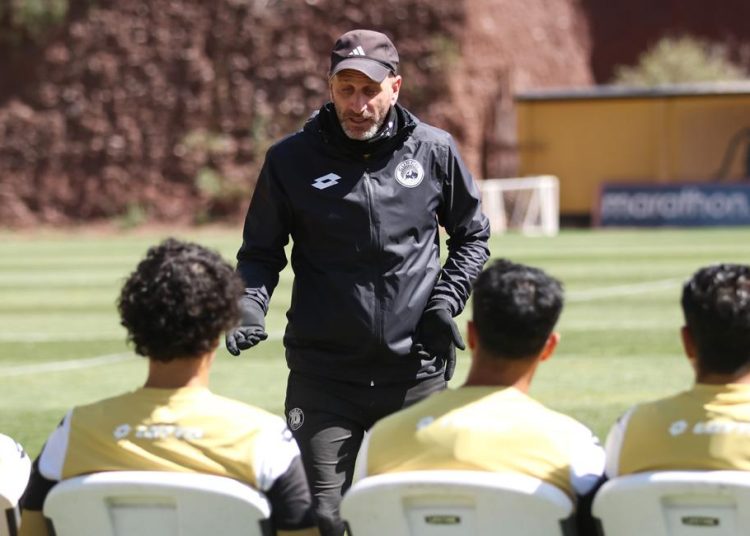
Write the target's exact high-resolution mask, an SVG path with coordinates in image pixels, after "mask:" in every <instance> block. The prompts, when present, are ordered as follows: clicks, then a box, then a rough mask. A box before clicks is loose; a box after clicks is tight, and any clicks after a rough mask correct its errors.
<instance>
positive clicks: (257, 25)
mask: <svg viewBox="0 0 750 536" xmlns="http://www.w3.org/2000/svg"><path fill="white" fill-rule="evenodd" d="M71 5H72V7H73V9H71V12H70V14H69V16H68V20H67V21H66V22H65V23H64V24H63V25H62V26H61V27H59V28H57V29H56V30H55V33H54V35H51V36H50V38H49V39H48V41H47V42H46V44H45V45H44V46H42V47H40V48H36V49H28V50H27V49H24V50H22V51H21V52H19V51H18V50H15V51H14V50H11V49H10V48H8V47H7V46H6V47H5V48H0V225H11V226H22V225H31V224H35V223H51V224H59V223H67V222H71V221H91V220H96V219H102V218H111V217H113V216H116V215H120V214H123V213H124V212H126V211H127V210H128V209H133V208H134V207H139V208H143V209H145V210H146V212H147V214H148V215H149V216H150V217H151V218H153V219H157V220H167V221H172V222H182V223H190V222H194V221H196V219H203V218H217V217H229V218H235V217H239V216H241V214H242V213H243V212H244V208H245V207H246V204H247V201H248V199H249V195H250V193H251V191H252V186H253V183H254V181H255V178H256V175H257V172H258V169H259V167H260V165H261V164H262V158H263V154H264V152H265V150H266V149H267V148H268V146H269V145H270V144H271V143H272V142H273V141H274V140H276V139H278V138H279V137H281V136H282V135H284V134H286V133H289V132H292V131H294V130H295V129H297V128H299V127H300V126H301V124H302V123H303V122H304V120H305V118H306V117H307V116H308V115H309V114H310V112H311V111H312V110H314V109H316V108H318V107H319V106H320V105H321V104H322V103H323V102H325V100H326V99H327V85H326V76H325V73H326V71H327V69H328V54H329V51H330V47H331V45H332V43H333V41H334V39H335V38H336V36H337V35H339V34H340V33H342V32H344V31H346V30H349V29H351V28H354V27H371V28H376V29H380V30H382V31H385V32H386V33H388V34H389V35H390V36H391V37H392V38H393V40H394V42H395V43H396V45H397V47H398V49H399V53H400V55H401V57H402V66H403V69H402V74H403V75H404V78H405V83H404V88H403V93H402V102H403V103H404V104H405V105H406V106H407V107H409V108H410V109H411V110H412V111H414V112H415V113H416V114H417V115H418V116H419V117H420V118H422V119H423V120H426V121H428V122H431V123H433V124H436V125H437V126H441V127H443V128H446V129H447V130H449V131H451V132H452V133H453V134H454V135H455V137H456V138H457V140H458V141H459V143H460V145H461V146H462V150H463V152H464V155H465V157H466V160H467V162H468V163H469V165H470V167H471V169H472V170H473V171H474V173H476V174H477V175H478V176H480V177H483V176H499V175H508V174H512V173H513V172H514V170H515V160H514V150H513V147H514V140H515V135H514V133H515V130H514V129H515V126H514V123H513V110H512V100H511V95H512V93H513V92H514V91H517V90H522V89H527V88H530V87H543V86H549V85H554V86H562V85H582V84H587V83H590V81H591V76H590V73H589V69H588V66H587V65H588V55H589V40H588V33H587V29H586V24H585V22H584V19H583V18H582V16H581V14H580V13H579V11H578V9H577V8H576V5H577V4H576V2H575V0H554V1H553V0H525V1H524V2H514V1H512V0H463V1H459V0H383V1H380V2H369V3H367V2H360V1H358V0H306V1H305V2H302V1H301V0H299V1H298V0H295V1H291V0H288V1H283V0H216V1H212V2H205V1H203V0H119V1H116V0H98V1H94V2H72V3H71ZM1 30H2V29H1V28H0V31H1Z"/></svg>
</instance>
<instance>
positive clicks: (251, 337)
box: [226, 298, 268, 355]
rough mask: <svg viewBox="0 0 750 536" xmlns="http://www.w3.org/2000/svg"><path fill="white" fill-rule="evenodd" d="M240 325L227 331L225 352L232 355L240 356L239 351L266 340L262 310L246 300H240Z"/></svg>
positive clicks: (251, 301)
mask: <svg viewBox="0 0 750 536" xmlns="http://www.w3.org/2000/svg"><path fill="white" fill-rule="evenodd" d="M240 313H241V316H240V325H239V326H237V327H235V328H232V329H230V330H229V331H227V337H226V344H227V350H229V353H230V354H232V355H240V351H241V350H247V349H248V348H252V347H253V346H255V345H256V344H258V343H259V342H260V341H265V340H266V339H267V338H268V333H266V323H265V316H264V314H263V309H261V307H260V305H258V304H257V303H256V302H255V301H253V300H250V299H248V298H242V299H241V300H240Z"/></svg>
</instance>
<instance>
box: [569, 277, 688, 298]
mask: <svg viewBox="0 0 750 536" xmlns="http://www.w3.org/2000/svg"><path fill="white" fill-rule="evenodd" d="M680 284H682V280H681V279H660V280H658V281H647V282H645V283H634V284H632V285H616V286H613V287H599V288H592V289H588V290H579V291H571V292H567V293H566V297H565V299H566V301H568V302H587V301H594V300H600V299H604V298H613V297H616V296H633V295H635V294H643V293H644V292H649V291H652V290H671V289H673V288H675V287H677V286H679V285H680Z"/></svg>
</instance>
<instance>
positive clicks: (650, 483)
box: [593, 471, 750, 536]
mask: <svg viewBox="0 0 750 536" xmlns="http://www.w3.org/2000/svg"><path fill="white" fill-rule="evenodd" d="M593 515H594V517H596V518H597V519H598V520H599V521H600V523H601V528H602V532H603V534H604V535H605V536H644V535H648V536H667V535H668V536H739V535H741V534H742V535H748V534H750V472H741V471H660V472H651V473H638V474H634V475H627V476H621V477H617V478H614V479H612V480H610V481H609V482H607V483H605V484H604V486H602V488H601V489H600V490H599V492H598V493H597V494H596V497H595V498H594V504H593Z"/></svg>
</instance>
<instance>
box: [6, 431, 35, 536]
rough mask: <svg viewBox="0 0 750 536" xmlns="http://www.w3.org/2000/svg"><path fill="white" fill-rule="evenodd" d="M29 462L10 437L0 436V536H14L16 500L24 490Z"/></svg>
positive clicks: (17, 512)
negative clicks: (0, 516)
mask: <svg viewBox="0 0 750 536" xmlns="http://www.w3.org/2000/svg"><path fill="white" fill-rule="evenodd" d="M30 472H31V460H29V457H28V456H27V455H26V453H25V452H23V449H21V447H20V446H19V445H18V443H16V441H14V440H13V439H11V438H10V437H8V436H6V435H3V434H0V509H1V510H2V519H0V536H15V535H16V533H17V531H18V523H19V521H20V513H19V510H18V500H19V499H20V498H21V495H23V492H24V490H25V489H26V484H27V483H28V482H29V474H30Z"/></svg>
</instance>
